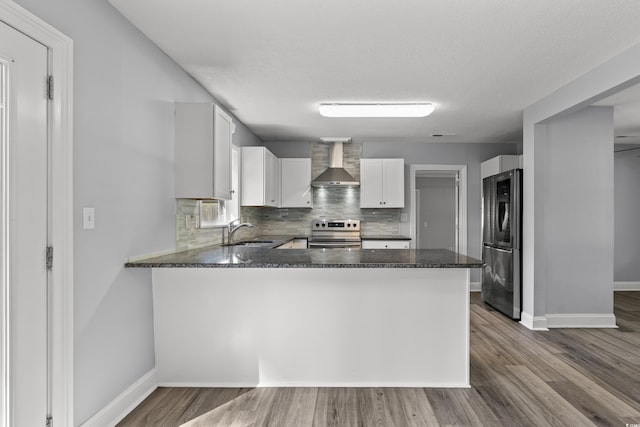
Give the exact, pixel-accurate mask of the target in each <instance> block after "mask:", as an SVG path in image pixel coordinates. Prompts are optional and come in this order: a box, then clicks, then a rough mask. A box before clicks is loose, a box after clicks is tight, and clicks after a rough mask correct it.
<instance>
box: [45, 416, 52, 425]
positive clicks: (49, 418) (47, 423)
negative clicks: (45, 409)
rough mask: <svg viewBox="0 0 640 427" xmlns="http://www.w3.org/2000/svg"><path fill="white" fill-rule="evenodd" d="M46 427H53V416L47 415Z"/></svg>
mask: <svg viewBox="0 0 640 427" xmlns="http://www.w3.org/2000/svg"><path fill="white" fill-rule="evenodd" d="M45 427H53V418H52V417H47V420H46V423H45Z"/></svg>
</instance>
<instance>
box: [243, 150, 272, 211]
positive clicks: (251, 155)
mask: <svg viewBox="0 0 640 427" xmlns="http://www.w3.org/2000/svg"><path fill="white" fill-rule="evenodd" d="M264 150H265V148H264V147H242V159H241V161H242V168H241V169H242V174H241V176H242V178H241V188H240V195H241V197H240V200H241V204H242V206H264V204H265V199H266V197H265V196H266V194H265V190H266V186H265V173H266V169H265V159H264V157H265V156H264Z"/></svg>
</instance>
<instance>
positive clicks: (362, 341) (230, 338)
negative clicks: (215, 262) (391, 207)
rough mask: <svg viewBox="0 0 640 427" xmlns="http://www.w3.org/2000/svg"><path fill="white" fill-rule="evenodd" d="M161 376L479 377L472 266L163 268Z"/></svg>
mask: <svg viewBox="0 0 640 427" xmlns="http://www.w3.org/2000/svg"><path fill="white" fill-rule="evenodd" d="M153 300H154V326H155V346H156V370H157V375H158V379H159V384H160V385H161V386H193V387H255V386H263V387H266V386H269V387H272V386H273V387H276V386H277V387H293V386H295V387H304V386H314V387H325V386H326V387H469V270H468V269H464V268H434V269H430V268H154V269H153Z"/></svg>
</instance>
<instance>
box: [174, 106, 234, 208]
mask: <svg viewBox="0 0 640 427" xmlns="http://www.w3.org/2000/svg"><path fill="white" fill-rule="evenodd" d="M175 120H176V122H175V165H176V166H175V167H176V170H175V195H176V198H179V199H182V198H184V199H210V198H215V199H224V200H229V199H231V137H232V133H233V121H232V119H231V117H230V116H229V115H228V114H226V113H225V112H224V111H222V110H221V109H220V108H219V107H218V106H217V105H214V104H211V103H176V115H175Z"/></svg>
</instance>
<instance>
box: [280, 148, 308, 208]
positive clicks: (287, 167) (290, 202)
mask: <svg viewBox="0 0 640 427" xmlns="http://www.w3.org/2000/svg"><path fill="white" fill-rule="evenodd" d="M312 201H313V197H312V192H311V159H280V207H282V208H311V207H312Z"/></svg>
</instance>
